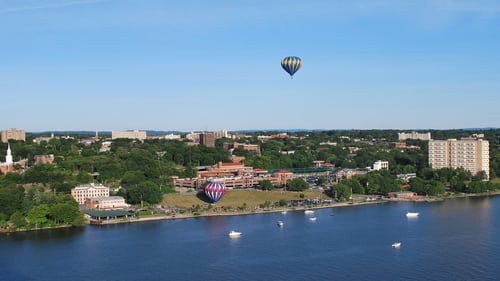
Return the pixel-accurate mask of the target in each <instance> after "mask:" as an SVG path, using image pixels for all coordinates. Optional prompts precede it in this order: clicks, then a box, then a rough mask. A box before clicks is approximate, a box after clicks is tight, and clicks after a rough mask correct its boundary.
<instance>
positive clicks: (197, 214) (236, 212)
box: [99, 191, 500, 225]
mask: <svg viewBox="0 0 500 281" xmlns="http://www.w3.org/2000/svg"><path fill="white" fill-rule="evenodd" d="M497 195H500V191H495V192H488V193H481V194H465V193H460V194H449V195H447V196H442V197H423V196H421V197H417V198H411V199H404V198H403V199H401V198H400V199H377V200H366V198H368V197H366V196H360V197H356V198H355V199H354V200H353V201H349V202H333V203H331V204H325V205H319V206H314V205H311V206H294V207H276V208H269V209H256V210H251V211H250V210H232V211H214V210H210V211H200V212H187V211H186V212H184V213H180V212H179V213H174V214H172V213H170V214H161V215H147V216H141V217H136V218H128V219H117V220H108V221H105V222H102V223H100V224H99V225H109V224H123V223H137V222H148V221H158V220H176V219H190V218H200V217H217V216H247V215H257V214H267V213H279V212H295V211H305V210H308V209H310V210H315V209H326V208H342V207H356V206H364V205H371V204H384V203H390V202H415V203H431V202H440V201H443V200H447V199H456V198H464V197H481V196H497Z"/></svg>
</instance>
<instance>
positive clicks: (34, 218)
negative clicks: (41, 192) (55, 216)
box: [26, 204, 49, 228]
mask: <svg viewBox="0 0 500 281" xmlns="http://www.w3.org/2000/svg"><path fill="white" fill-rule="evenodd" d="M48 214H49V206H48V205H47V204H41V205H36V206H33V207H31V209H30V210H29V211H28V215H27V216H26V218H27V220H28V222H29V223H30V225H34V226H35V228H39V227H43V226H45V224H47V222H48V218H47V216H48Z"/></svg>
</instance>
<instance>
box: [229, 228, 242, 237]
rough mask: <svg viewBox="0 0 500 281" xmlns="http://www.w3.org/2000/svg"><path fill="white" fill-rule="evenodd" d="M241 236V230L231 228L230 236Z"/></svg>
mask: <svg viewBox="0 0 500 281" xmlns="http://www.w3.org/2000/svg"><path fill="white" fill-rule="evenodd" d="M240 236H241V232H237V231H234V230H231V232H229V237H240Z"/></svg>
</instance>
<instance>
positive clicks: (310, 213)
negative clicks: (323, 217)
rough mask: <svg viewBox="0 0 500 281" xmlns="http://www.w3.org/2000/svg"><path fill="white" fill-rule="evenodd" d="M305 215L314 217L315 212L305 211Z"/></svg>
mask: <svg viewBox="0 0 500 281" xmlns="http://www.w3.org/2000/svg"><path fill="white" fill-rule="evenodd" d="M304 214H306V215H312V214H314V211H313V210H305V211H304Z"/></svg>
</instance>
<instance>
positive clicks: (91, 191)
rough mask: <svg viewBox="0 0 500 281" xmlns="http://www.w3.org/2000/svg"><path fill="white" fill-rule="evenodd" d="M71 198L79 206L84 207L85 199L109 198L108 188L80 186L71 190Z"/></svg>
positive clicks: (88, 185) (99, 185) (100, 185)
mask: <svg viewBox="0 0 500 281" xmlns="http://www.w3.org/2000/svg"><path fill="white" fill-rule="evenodd" d="M71 196H73V198H75V200H76V202H78V204H79V205H84V204H85V200H86V199H87V198H97V197H109V187H106V186H104V185H102V184H93V183H91V184H82V185H79V186H77V187H75V188H73V189H71Z"/></svg>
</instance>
